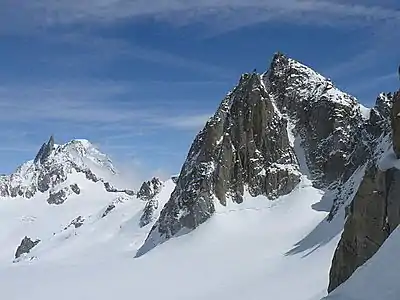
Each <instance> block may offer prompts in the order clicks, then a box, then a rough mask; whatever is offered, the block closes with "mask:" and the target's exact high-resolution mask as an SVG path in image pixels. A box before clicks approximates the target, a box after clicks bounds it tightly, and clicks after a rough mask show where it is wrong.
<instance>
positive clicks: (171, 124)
mask: <svg viewBox="0 0 400 300" xmlns="http://www.w3.org/2000/svg"><path fill="white" fill-rule="evenodd" d="M145 84H146V83H143V82H142V83H139V84H138V86H137V87H138V88H143V86H144V85H145ZM152 84H153V83H152V82H150V85H152ZM175 84H178V83H175ZM182 84H189V83H187V82H183V83H182ZM194 84H199V83H197V82H194ZM134 88H135V85H134V84H133V83H126V82H114V81H88V82H85V83H82V82H76V81H71V82H64V83H54V84H48V85H31V86H29V85H23V86H18V85H12V86H0V110H1V111H2V118H1V120H0V122H2V123H5V122H11V121H12V122H13V123H14V124H16V123H24V122H25V123H26V122H32V121H34V122H40V121H47V122H65V123H71V124H83V125H87V124H96V126H97V128H98V129H102V128H103V129H107V128H108V129H109V128H110V126H114V127H115V126H117V127H119V129H123V128H125V129H130V130H132V129H134V128H135V127H134V125H140V126H141V127H142V128H147V129H149V128H150V129H159V128H160V127H163V128H173V129H176V130H194V129H198V128H200V127H201V126H202V125H204V124H205V122H206V120H207V118H208V117H209V116H210V113H205V112H204V111H201V112H197V111H192V110H191V108H190V106H184V107H182V109H179V108H178V107H175V108H173V109H171V108H170V107H169V108H168V114H167V115H166V113H165V109H166V108H165V107H163V106H162V105H160V106H155V105H154V104H153V105H152V106H145V105H143V104H142V105H140V106H138V105H139V104H140V102H137V101H127V100H126V99H125V98H124V97H126V96H129V97H130V94H131V93H132V89H134ZM113 129H115V128H113Z"/></svg>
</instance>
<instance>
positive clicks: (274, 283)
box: [0, 53, 400, 300]
mask: <svg viewBox="0 0 400 300" xmlns="http://www.w3.org/2000/svg"><path fill="white" fill-rule="evenodd" d="M397 98H399V105H397V104H396V103H397V102H396V101H397V100H396V99H397ZM392 103H395V104H394V105H393V108H392ZM397 106H399V107H397ZM392 110H393V111H394V113H392ZM396 112H397V113H398V112H400V94H396V95H395V96H392V95H391V94H381V95H380V96H379V97H378V98H377V101H376V104H375V106H374V107H372V108H370V109H369V108H366V107H364V106H362V105H361V104H360V103H359V102H358V101H357V100H356V99H355V98H354V97H352V96H350V95H348V94H346V93H344V92H342V91H340V90H339V89H338V88H337V87H335V85H334V84H333V83H332V82H331V80H329V79H328V78H325V77H324V76H322V75H321V74H319V73H317V72H315V71H313V70H312V69H311V68H309V67H307V66H305V65H303V64H301V63H299V62H297V61H295V60H293V59H290V58H288V57H286V56H285V55H283V54H281V53H278V54H276V55H275V56H274V57H273V59H272V62H271V65H270V67H269V69H268V70H267V71H266V72H264V73H262V74H258V73H256V72H253V73H247V74H243V75H242V76H241V77H240V80H239V82H238V84H237V86H236V87H235V88H234V89H233V90H232V91H231V92H229V93H228V95H227V96H226V97H225V98H224V99H223V101H222V102H221V104H220V106H219V107H218V109H217V111H216V113H215V115H214V116H213V117H212V118H210V120H209V121H208V122H207V123H206V124H205V127H204V129H203V130H202V131H201V132H200V133H199V134H198V135H197V136H196V138H195V140H194V142H193V144H192V146H191V148H190V150H189V153H188V156H187V159H186V161H185V162H184V164H183V166H182V169H181V172H180V174H179V176H178V177H175V176H174V177H173V179H172V178H171V179H170V180H168V181H166V182H161V181H160V180H158V179H156V178H153V179H152V180H150V181H147V182H144V183H143V185H142V186H141V188H140V189H139V190H138V191H137V192H134V191H132V190H131V189H129V187H128V188H127V187H120V186H117V185H116V184H114V181H113V178H114V177H115V176H117V174H118V172H117V171H116V170H115V169H114V167H113V165H112V163H111V161H110V160H109V158H108V157H107V156H106V155H104V154H102V153H101V152H99V151H98V150H97V149H96V148H95V147H93V146H92V145H91V144H90V143H89V142H87V141H83V140H76V141H72V142H70V143H67V144H65V145H54V141H53V138H51V139H50V141H49V142H47V143H45V144H44V145H43V146H42V148H41V149H40V151H39V153H38V154H37V156H36V158H35V159H34V160H33V161H31V162H28V163H26V164H24V165H23V166H21V167H20V168H18V170H17V171H16V172H15V173H14V174H12V175H9V176H5V177H3V178H2V179H1V180H2V181H1V185H0V186H1V190H0V191H1V193H2V195H3V199H0V224H1V225H3V227H4V228H7V230H5V231H2V232H1V233H0V241H1V243H2V245H5V246H4V247H2V248H1V249H0V281H1V282H2V283H4V287H2V289H1V293H3V294H4V295H6V296H7V299H11V300H13V299H17V300H19V299H26V298H29V299H33V300H36V299H41V300H43V299H44V300H47V299H52V298H55V297H57V299H71V298H77V299H97V300H102V299H110V298H111V297H113V298H116V299H126V298H128V297H137V298H147V299H159V298H162V299H167V300H168V299H174V300H176V299H182V300H183V299H185V300H186V299H195V300H196V299H198V300H200V299H209V300H213V299H231V300H235V299H238V300H239V299H254V300H257V299H266V298H267V299H282V300H286V299H287V300H289V299H290V300H292V299H297V300H317V299H321V298H323V297H325V296H326V295H327V292H328V288H329V291H331V290H334V291H333V293H332V295H331V296H328V297H331V298H328V299H332V300H333V299H341V300H345V299H357V300H361V299H364V298H360V297H358V296H354V295H355V292H354V291H355V290H357V289H358V288H359V286H360V284H359V282H360V280H362V279H360V278H367V277H368V276H370V277H368V278H372V277H371V276H372V275H371V272H373V270H374V267H368V266H367V267H365V268H362V269H360V271H356V269H357V268H358V267H359V266H361V265H362V264H364V263H365V262H366V261H367V260H368V259H369V258H371V257H372V255H373V254H374V253H375V252H377V251H378V249H379V247H380V246H382V245H384V247H383V248H382V251H380V250H379V251H378V254H377V255H380V256H377V258H376V260H385V259H386V260H387V258H386V256H385V254H382V253H386V252H387V250H385V249H386V248H385V244H384V242H385V240H386V239H388V242H391V239H392V238H395V236H396V235H395V233H394V234H393V235H390V234H391V233H392V232H393V231H394V229H395V227H396V226H397V224H398V223H399V222H398V220H400V217H399V216H398V215H397V214H398V211H399V210H398V209H397V208H398V207H400V205H398V203H397V200H396V199H397V198H396V196H395V195H396V194H397V193H396V191H397V190H396V186H397V185H396V183H397V181H396V180H397V179H396V178H397V171H396V170H397V169H396V167H395V166H396V164H397V158H396V155H397V153H400V151H399V149H400V142H399V141H400V131H399V130H400V126H399V124H397V123H396V122H398V119H397V118H396V117H395V116H397V113H396ZM399 115H400V114H399ZM391 116H394V117H391ZM392 131H393V134H392ZM397 136H399V137H398V139H399V140H397ZM392 145H394V150H391V149H392ZM397 156H399V155H397ZM382 178H383V179H382ZM382 180H383V181H382ZM74 190H75V191H74ZM78 190H79V192H78ZM60 191H63V192H61V194H62V195H61V196H60V195H59V193H60ZM345 220H346V222H345ZM342 232H343V234H342ZM371 237H372V241H370V240H371ZM391 243H392V245H393V244H395V242H391ZM390 247H393V246H388V247H387V248H390ZM385 251H386V252H385ZM382 257H383V258H382ZM373 259H374V258H373ZM372 264H373V261H372V260H371V265H372ZM374 264H375V265H376V264H377V263H374ZM375 268H376V267H375ZM355 271H356V272H355ZM354 272H355V273H354ZM353 273H354V276H352V275H353ZM348 278H350V279H348ZM347 279H348V281H347V282H346V280H347ZM21 282H24V283H23V285H24V288H23V289H21V288H20V285H21ZM343 282H346V283H345V284H342V283H343ZM352 282H354V285H352ZM357 282H358V283H357ZM341 284H342V285H341ZM357 284H358V285H357ZM338 286H340V287H339V288H337V289H335V288H336V287H338ZM339 295H340V296H343V297H342V298H340V297H339ZM335 297H337V298H335ZM346 297H347V298H346ZM350 297H353V298H350ZM357 297H358V298H357ZM370 299H373V298H370ZM385 299H386V298H385ZM387 299H389V298H387ZM391 299H397V298H390V300H391Z"/></svg>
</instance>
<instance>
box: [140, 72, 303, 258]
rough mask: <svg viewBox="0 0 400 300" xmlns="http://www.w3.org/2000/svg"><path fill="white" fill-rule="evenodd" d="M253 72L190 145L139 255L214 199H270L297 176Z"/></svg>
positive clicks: (282, 121)
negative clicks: (183, 162) (178, 173)
mask: <svg viewBox="0 0 400 300" xmlns="http://www.w3.org/2000/svg"><path fill="white" fill-rule="evenodd" d="M287 122H288V121H287V119H286V118H284V117H283V116H282V115H281V113H280V112H279V110H278V109H277V108H276V106H275V103H274V99H272V98H271V97H270V95H269V94H268V93H267V92H266V90H265V87H264V83H263V81H262V79H261V77H260V75H258V74H255V73H253V74H244V75H243V76H242V77H241V79H240V81H239V84H238V86H237V87H236V88H235V89H234V90H233V91H232V92H231V93H229V94H228V95H227V97H226V98H225V99H224V100H223V101H222V103H221V105H220V107H219V108H218V110H217V112H216V114H215V115H214V116H213V117H212V118H211V119H210V120H209V121H208V122H207V124H206V125H205V127H204V129H203V130H202V131H201V132H200V133H199V134H198V135H197V137H196V139H195V141H194V143H193V144H192V146H191V148H190V151H189V154H188V157H187V159H186V162H185V164H184V165H183V167H182V170H181V173H180V175H179V178H178V180H177V183H176V188H175V190H174V192H173V193H172V195H171V198H170V200H169V201H168V203H167V204H166V205H165V207H164V208H163V210H162V212H161V215H160V217H159V219H158V221H157V222H156V224H155V225H154V227H153V228H152V230H151V232H150V234H149V236H148V238H147V239H146V242H145V244H144V245H143V247H142V248H141V249H140V250H139V251H138V255H142V254H143V253H145V252H147V251H148V250H150V249H151V248H153V247H154V246H155V245H156V244H157V243H160V242H163V241H164V240H166V239H169V238H171V237H172V236H174V235H176V234H179V233H181V232H187V231H190V230H193V229H195V228H196V227H197V226H199V225H200V224H202V223H204V222H205V221H206V220H207V219H209V218H210V217H211V215H212V214H213V213H214V211H215V206H214V203H215V202H214V201H215V200H217V201H219V202H220V203H221V204H222V205H226V202H227V201H228V198H230V199H232V201H234V202H236V203H241V202H242V201H243V194H244V189H245V187H248V190H249V192H250V194H251V195H252V196H258V195H266V196H268V197H270V198H271V199H273V198H276V197H278V196H280V195H284V194H287V193H289V192H290V191H291V190H292V189H293V188H294V187H295V186H296V185H297V184H298V183H299V181H300V175H301V174H300V172H299V167H298V164H297V159H296V155H295V153H294V150H293V147H292V146H291V145H290V141H289V137H288V129H287V127H288V123H287Z"/></svg>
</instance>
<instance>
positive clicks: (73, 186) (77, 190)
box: [69, 183, 81, 195]
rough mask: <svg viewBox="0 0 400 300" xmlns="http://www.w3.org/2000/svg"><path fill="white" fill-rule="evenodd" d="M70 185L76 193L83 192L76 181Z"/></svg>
mask: <svg viewBox="0 0 400 300" xmlns="http://www.w3.org/2000/svg"><path fill="white" fill-rule="evenodd" d="M69 187H70V188H71V190H72V191H73V192H74V193H75V194H77V195H79V194H80V193H81V189H80V188H79V186H78V185H77V184H76V183H75V184H71V185H70V186H69Z"/></svg>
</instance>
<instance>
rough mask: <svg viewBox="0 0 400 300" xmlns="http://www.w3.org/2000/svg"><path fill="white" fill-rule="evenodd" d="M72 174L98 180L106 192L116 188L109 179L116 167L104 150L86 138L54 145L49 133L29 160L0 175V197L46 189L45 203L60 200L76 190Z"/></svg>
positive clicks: (63, 199)
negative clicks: (47, 139)
mask: <svg viewBox="0 0 400 300" xmlns="http://www.w3.org/2000/svg"><path fill="white" fill-rule="evenodd" d="M74 174H82V175H84V177H85V178H86V180H90V181H91V182H99V181H100V182H102V183H103V184H104V187H105V189H106V190H107V191H108V192H116V191H119V190H118V189H116V188H115V187H114V186H113V185H112V184H111V183H110V181H112V178H113V176H114V175H116V174H117V171H116V169H115V168H114V166H113V164H112V162H111V160H110V158H109V157H108V156H107V155H106V154H104V153H102V152H100V151H99V150H98V149H97V148H96V147H95V146H93V145H92V144H91V143H90V142H89V141H88V140H84V139H76V140H72V141H70V142H68V143H66V144H60V145H58V144H55V142H54V136H51V137H50V139H49V141H48V142H46V143H44V144H43V145H42V147H41V148H40V150H39V151H38V153H37V155H36V156H35V158H34V159H33V160H31V161H28V162H26V163H24V164H22V165H21V166H20V167H18V168H17V169H16V171H15V172H14V173H12V174H10V175H4V176H1V177H0V197H12V198H14V197H18V196H19V197H25V198H32V197H33V196H34V195H35V194H36V193H38V192H39V193H48V194H49V198H48V202H49V203H51V204H60V203H62V202H64V201H65V200H66V198H67V197H68V195H69V194H79V193H80V187H79V184H78V183H77V182H76V181H77V180H78V179H77V178H75V177H76V176H75V175H74ZM78 181H79V180H78ZM122 191H126V192H128V193H131V194H132V193H133V192H132V191H128V190H122Z"/></svg>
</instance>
